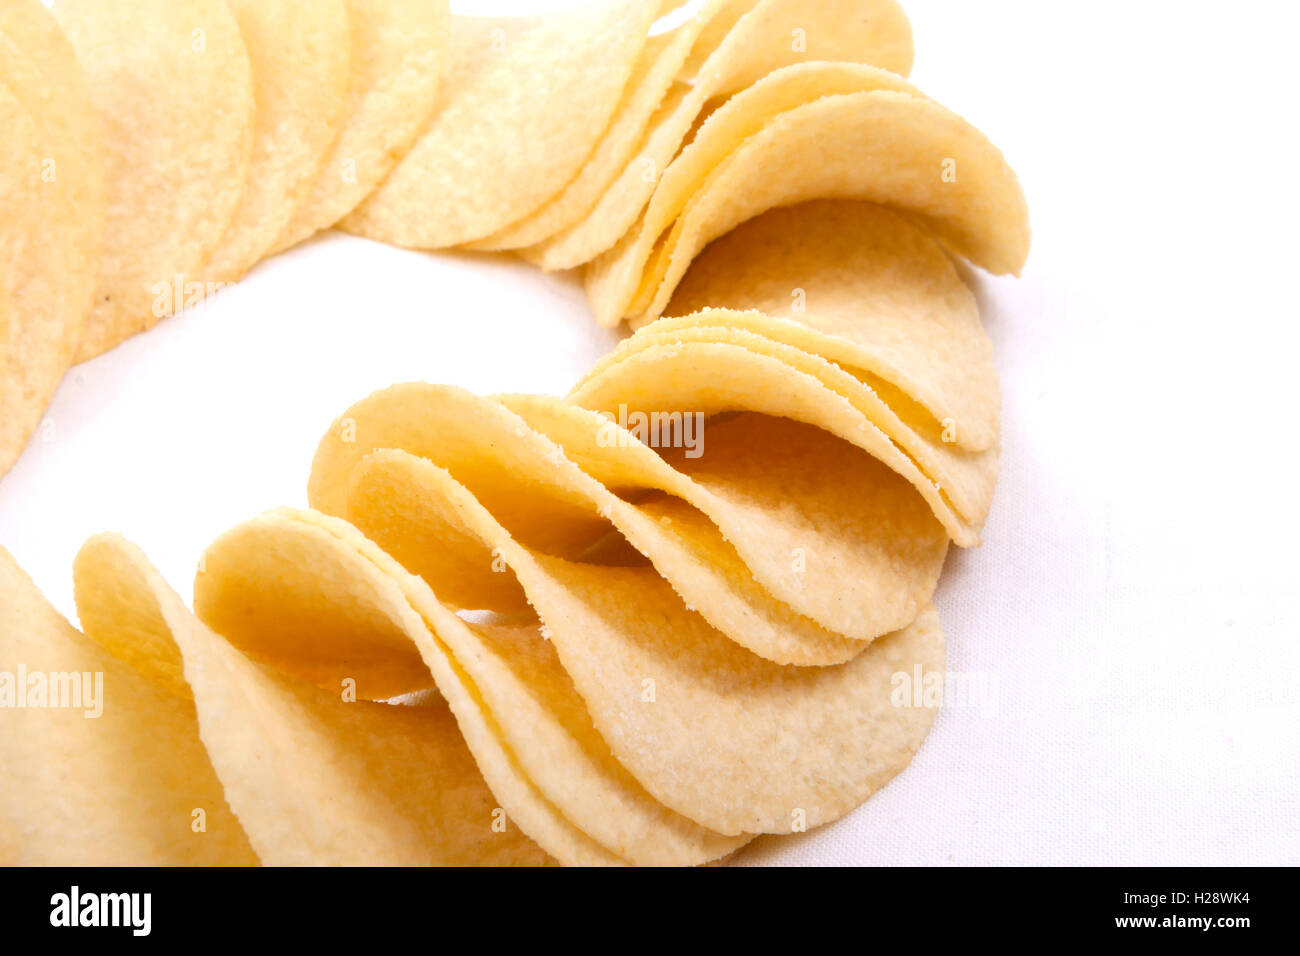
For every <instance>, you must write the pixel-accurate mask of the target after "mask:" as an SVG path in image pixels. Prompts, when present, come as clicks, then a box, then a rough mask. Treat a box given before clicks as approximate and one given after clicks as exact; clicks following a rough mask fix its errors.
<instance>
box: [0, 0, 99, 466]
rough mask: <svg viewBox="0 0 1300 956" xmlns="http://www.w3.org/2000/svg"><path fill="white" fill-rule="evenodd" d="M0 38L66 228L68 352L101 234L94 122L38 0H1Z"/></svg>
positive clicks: (56, 219)
mask: <svg viewBox="0 0 1300 956" xmlns="http://www.w3.org/2000/svg"><path fill="white" fill-rule="evenodd" d="M0 45H3V47H4V49H5V56H4V58H3V68H4V70H5V72H6V74H7V82H8V83H9V84H10V86H11V88H13V89H14V90H15V91H16V93H17V95H18V98H19V100H21V101H23V102H24V103H26V104H27V107H28V110H29V112H31V114H32V117H33V118H34V119H35V120H36V122H37V124H38V126H39V127H40V129H41V136H42V138H43V139H44V141H45V143H46V148H47V149H48V155H45V156H42V157H41V162H42V167H41V191H42V193H43V194H50V193H55V194H58V196H59V197H60V199H61V202H60V203H59V204H58V206H57V207H56V208H57V211H55V210H51V212H50V214H49V215H50V219H51V224H52V225H54V226H56V227H57V228H59V229H61V230H63V231H65V232H66V233H68V234H69V240H68V243H67V246H66V249H65V253H64V256H65V261H64V266H63V270H64V271H63V273H62V276H61V278H60V280H59V282H58V291H59V294H60V296H61V299H62V303H63V305H62V308H61V310H60V311H61V313H62V315H63V316H64V319H63V321H62V323H61V324H63V325H64V326H65V328H66V332H65V334H66V338H67V342H68V343H69V348H70V349H71V350H72V351H73V352H75V350H76V346H77V343H78V341H79V340H80V337H81V331H82V325H83V323H84V322H85V316H86V312H87V310H88V309H89V308H90V302H91V297H92V295H93V294H94V286H95V281H96V277H97V273H98V270H99V255H100V245H101V243H102V242H103V235H104V183H103V161H102V159H101V158H100V142H99V123H98V120H97V118H96V115H95V108H94V106H93V105H92V103H91V100H90V90H89V88H88V87H87V85H86V78H85V75H84V74H83V73H82V70H81V67H80V65H78V63H77V57H76V53H75V52H74V51H73V49H72V44H70V43H69V42H68V38H67V37H66V36H64V35H63V31H62V30H60V29H59V25H58V23H57V22H55V20H54V17H53V16H52V15H51V14H50V12H49V10H47V9H46V8H45V7H44V6H43V5H42V4H41V3H40V2H39V0H8V2H7V3H5V4H4V5H3V7H2V8H0ZM19 72H21V73H22V74H24V76H23V79H22V81H21V82H20V81H19V77H18V74H19ZM3 470H4V469H3V468H0V472H2V471H3Z"/></svg>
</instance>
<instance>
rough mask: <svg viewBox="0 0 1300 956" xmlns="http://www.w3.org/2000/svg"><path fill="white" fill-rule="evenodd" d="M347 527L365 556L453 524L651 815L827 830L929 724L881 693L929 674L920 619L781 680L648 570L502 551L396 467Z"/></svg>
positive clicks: (373, 482) (423, 482)
mask: <svg viewBox="0 0 1300 956" xmlns="http://www.w3.org/2000/svg"><path fill="white" fill-rule="evenodd" d="M348 514H349V515H350V516H351V517H352V519H353V520H354V522H356V523H357V525H358V527H360V528H361V530H362V531H363V532H364V533H365V534H366V535H367V536H368V537H370V538H371V539H372V540H374V541H376V543H377V544H379V545H380V546H381V547H385V548H387V547H390V546H391V545H392V543H393V542H394V541H397V540H399V539H401V538H402V537H403V536H404V535H405V534H406V533H407V529H409V528H411V527H420V526H422V525H425V524H427V523H430V522H433V523H436V524H443V523H458V524H460V525H461V526H462V527H463V528H464V529H465V530H467V531H471V532H473V533H475V534H478V535H479V536H481V537H482V538H483V540H484V542H485V543H490V544H491V545H492V546H493V547H494V548H495V549H496V550H497V551H498V552H499V553H500V555H501V557H502V559H503V560H504V561H505V562H506V563H507V564H508V565H509V566H510V568H511V569H512V570H513V571H514V572H515V573H516V574H517V575H518V576H519V579H520V582H521V584H522V585H523V587H524V590H525V591H526V592H527V593H528V597H529V600H530V602H531V603H532V604H533V606H534V607H535V608H536V609H537V612H538V615H539V617H540V619H541V621H542V623H543V625H545V627H546V629H547V630H546V633H547V634H548V637H549V640H550V641H551V643H553V644H554V646H555V650H556V652H557V654H558V656H559V660H560V663H561V664H562V665H563V666H564V669H565V670H566V671H568V673H569V676H570V677H572V679H573V683H574V686H575V687H576V688H577V690H578V692H579V693H580V694H581V695H582V698H583V700H584V701H585V702H586V705H587V709H588V710H589V712H590V714H591V719H592V720H593V721H594V723H595V726H596V728H597V729H598V730H599V731H600V733H601V735H602V736H603V737H604V738H605V740H606V742H607V743H608V744H609V746H610V749H611V750H612V751H613V753H614V755H615V756H616V757H617V758H618V760H619V761H620V762H621V763H622V764H623V765H624V766H625V767H626V768H627V769H628V770H629V771H630V772H631V774H632V775H633V776H634V777H635V778H636V779H637V780H638V781H639V782H640V783H641V785H642V786H644V787H645V788H646V789H647V790H648V791H649V792H650V793H652V794H653V795H654V796H655V797H656V798H658V799H659V800H660V801H661V802H662V803H664V804H665V805H666V806H668V807H670V808H672V809H673V810H675V811H677V812H678V813H679V814H681V815H683V816H685V817H687V818H688V819H691V820H695V821H696V822H697V823H699V824H700V825H702V826H706V827H709V828H711V829H714V830H717V831H719V832H721V833H728V834H741V833H767V832H775V833H784V832H790V831H791V830H792V829H798V828H800V827H801V826H803V825H805V824H806V825H808V826H816V825H819V824H821V823H825V822H828V821H830V820H833V819H836V818H837V817H839V816H841V815H842V814H844V813H846V812H847V811H848V810H850V809H852V808H853V807H856V806H857V805H858V804H859V803H861V802H862V801H863V800H864V799H865V798H866V797H867V796H868V795H869V794H870V793H871V792H872V791H873V790H875V789H876V788H878V787H880V786H881V785H883V784H884V783H885V782H886V781H887V780H889V779H890V778H891V777H893V776H894V775H895V774H896V773H898V771H899V770H901V769H902V768H903V767H904V766H906V764H907V762H908V760H910V758H911V755H912V753H914V752H915V750H916V748H917V747H918V746H920V743H921V741H922V740H923V739H924V737H925V735H926V733H927V732H928V730H929V726H930V723H931V722H932V720H933V717H934V712H933V710H932V709H929V708H924V707H918V708H909V707H897V706H895V705H894V703H893V702H892V701H891V694H890V690H891V678H892V675H893V674H895V673H898V672H900V671H902V672H906V673H912V671H913V669H914V668H916V667H920V668H922V670H923V671H932V670H940V669H942V667H943V637H942V633H941V632H940V630H939V626H938V619H937V616H936V615H935V613H934V611H933V609H932V608H928V609H926V610H924V611H923V612H922V613H921V615H920V616H919V617H918V618H917V620H916V621H915V622H914V623H913V624H911V625H910V626H909V627H907V628H905V629H904V630H902V631H899V632H897V633H895V634H891V635H889V636H887V637H883V638H880V639H878V640H876V641H874V642H873V643H872V644H871V645H870V646H869V647H868V648H867V649H866V650H864V651H863V652H862V653H861V654H859V655H858V656H857V657H855V658H854V659H853V660H852V661H849V662H848V663H846V664H841V665H838V666H834V667H816V668H813V667H793V668H792V667H782V666H780V665H777V664H773V663H771V662H769V661H765V660H763V659H762V658H759V657H757V656H755V655H754V654H751V653H750V652H749V651H747V650H745V649H744V648H742V647H739V646H738V645H737V644H736V643H734V642H733V641H731V640H729V639H728V638H727V637H726V636H724V635H723V634H721V633H719V632H718V631H715V630H713V629H712V628H711V627H709V625H708V624H707V623H706V622H705V621H704V619H703V618H702V617H701V616H699V615H698V614H695V613H694V612H692V611H690V610H689V609H688V608H687V607H686V605H684V604H683V603H682V601H681V599H680V598H679V597H678V596H677V595H676V594H675V593H674V592H673V589H672V587H671V586H670V585H669V584H668V583H667V582H666V581H664V580H663V579H662V578H660V577H659V575H658V574H657V573H656V572H655V571H654V570H653V569H650V568H617V567H601V566H596V565H587V564H580V563H576V562H571V561H566V560H564V559H562V558H555V557H549V556H545V555H541V554H539V553H537V552H535V551H532V550H530V549H528V548H525V547H523V546H522V545H520V544H518V543H517V542H515V541H514V539H512V538H511V537H510V535H509V533H508V532H507V531H506V530H505V529H504V528H503V527H502V526H501V525H500V524H498V523H497V522H495V521H494V520H493V518H492V516H491V515H490V514H489V513H488V512H487V511H486V510H485V509H484V508H482V506H481V505H479V504H478V503H477V502H476V501H474V499H473V496H472V495H470V494H469V493H468V492H467V491H466V490H465V489H464V488H463V486H460V485H459V484H458V483H457V482H456V481H455V480H454V479H453V478H452V477H451V475H450V474H448V473H447V472H446V471H444V470H443V469H441V468H438V467H437V466H435V465H434V464H433V463H432V462H429V461H427V460H425V459H421V458H417V457H415V456H414V455H409V454H405V453H403V452H397V451H388V452H381V453H377V454H375V455H372V456H371V457H369V458H367V459H366V460H365V461H364V462H363V463H362V464H361V466H360V467H359V468H358V470H357V473H356V475H355V476H354V482H353V487H352V493H351V496H350V502H349V509H348Z"/></svg>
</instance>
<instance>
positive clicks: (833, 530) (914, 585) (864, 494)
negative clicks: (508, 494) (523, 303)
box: [498, 395, 947, 665]
mask: <svg viewBox="0 0 1300 956" xmlns="http://www.w3.org/2000/svg"><path fill="white" fill-rule="evenodd" d="M498 400H499V401H500V402H501V403H502V404H504V405H505V406H506V407H507V408H509V409H511V410H512V411H514V412H515V413H516V414H518V415H519V416H521V417H522V418H523V419H524V420H525V421H527V422H528V424H529V425H530V426H532V427H533V428H535V429H537V430H538V431H540V432H542V433H543V434H545V435H546V436H547V437H549V438H550V439H551V440H552V441H554V442H555V443H556V444H558V445H559V446H560V447H561V448H562V449H563V450H564V453H565V455H566V456H568V457H569V458H570V459H571V460H572V461H574V462H575V463H576V464H578V466H579V467H580V468H582V469H583V470H584V471H586V472H587V473H588V474H589V475H591V476H592V477H594V478H595V479H596V480H597V481H599V482H600V483H601V484H603V485H605V486H607V487H609V488H614V489H618V492H619V494H620V496H624V497H626V496H628V494H629V493H630V492H633V491H635V490H640V489H653V490H657V491H662V492H665V493H666V494H668V495H672V496H674V498H677V499H681V502H684V503H685V505H689V507H683V506H682V504H681V503H679V502H676V501H674V500H673V499H664V498H659V499H652V500H648V501H643V502H641V504H640V508H641V510H643V511H645V512H646V513H648V514H650V515H652V516H653V517H655V518H656V519H657V520H658V521H659V522H660V523H661V524H664V525H667V526H669V527H670V528H672V529H673V530H674V532H675V533H678V534H679V535H680V536H681V537H682V538H683V539H684V541H685V542H686V543H687V544H688V545H694V546H695V547H697V548H700V549H701V550H703V551H705V552H706V562H707V563H709V564H711V565H713V566H715V567H718V568H720V569H721V570H723V571H724V573H725V574H726V576H727V578H728V583H729V585H730V586H731V587H732V588H733V589H735V590H737V591H740V592H742V593H743V592H744V591H746V590H747V589H748V588H749V587H752V583H751V582H750V578H751V577H752V579H753V581H754V582H757V583H758V584H759V585H761V586H762V587H763V588H764V589H765V590H766V591H767V592H768V593H769V594H771V595H772V596H773V597H775V598H777V599H778V600H779V601H782V602H784V603H786V604H788V605H790V606H791V607H792V608H794V609H795V610H796V611H798V612H800V613H801V614H803V615H807V616H808V617H810V618H811V619H812V620H814V621H818V622H821V624H822V625H823V627H824V630H823V631H821V632H817V631H813V630H811V629H809V628H808V627H807V625H806V623H804V622H803V621H802V620H798V619H796V620H795V621H794V622H793V623H794V625H795V626H791V623H792V622H790V621H789V620H786V621H784V622H782V621H776V620H774V621H773V630H774V633H772V634H770V635H768V636H765V637H763V638H761V639H760V638H758V637H754V636H750V637H748V638H747V639H739V638H737V640H738V641H739V643H741V644H743V645H744V646H746V647H748V648H749V649H750V650H751V651H753V652H754V653H756V654H758V655H759V656H760V657H765V658H767V659H768V660H772V661H775V662H776V663H779V664H799V665H809V664H838V663H842V662H844V661H846V660H848V659H850V658H851V657H852V656H854V655H855V654H857V653H858V652H859V651H860V650H861V649H862V645H861V644H860V643H858V641H860V640H864V639H870V638H871V637H874V636H876V635H877V634H880V633H885V632H888V631H890V630H894V629H896V628H897V627H902V626H903V625H904V624H906V623H907V622H909V621H911V620H912V619H913V618H914V617H916V614H917V613H918V611H919V610H920V606H921V605H922V604H924V603H925V601H926V600H928V599H929V596H930V595H931V594H932V593H933V591H934V587H935V583H936V582H937V580H938V576H939V571H940V570H941V568H942V565H943V558H944V554H945V553H946V550H947V547H946V543H947V535H946V533H945V532H944V531H943V529H942V527H941V526H939V524H938V523H937V522H936V521H935V520H934V518H933V517H932V516H931V514H930V513H929V510H928V509H927V508H926V507H925V505H924V504H923V503H922V502H921V500H920V499H919V498H918V496H917V495H916V494H915V492H914V491H913V490H912V489H911V488H910V487H909V486H908V484H907V482H906V481H904V480H903V479H902V478H900V477H899V476H897V475H894V474H893V473H891V472H890V471H889V470H888V469H887V468H886V467H885V466H884V465H882V464H881V463H880V462H878V461H876V460H875V459H874V458H872V457H871V456H870V455H869V454H867V453H866V452H864V451H862V450H861V449H859V448H857V447H856V446H854V445H852V444H850V443H848V442H844V441H842V440H840V439H839V438H836V437H834V436H832V435H830V434H829V433H826V432H823V431H821V430H819V429H815V428H812V427H811V426H807V425H801V424H797V423H795V422H792V421H788V420H784V419H772V418H767V417H765V416H758V415H738V416H734V417H731V418H728V419H716V420H712V421H706V422H705V423H704V429H703V431H702V432H701V434H700V435H699V436H698V438H699V439H700V441H699V444H698V446H697V450H698V451H699V452H700V453H701V454H700V455H699V456H698V457H694V452H693V451H691V450H690V449H688V448H682V447H671V448H666V449H661V451H660V454H655V452H653V451H651V450H650V448H648V447H646V445H644V444H642V442H641V441H639V440H637V439H636V438H635V436H633V435H632V434H631V433H629V432H627V431H625V430H623V429H620V428H618V427H617V425H616V423H615V422H613V421H611V420H609V418H608V417H606V416H608V415H609V414H611V413H608V412H607V413H606V416H602V415H601V414H598V413H596V412H594V411H590V410H588V409H585V408H581V407H578V406H575V405H571V404H568V403H565V402H561V401H559V400H557V399H552V398H546V397H542V396H527V395H511V396H502V397H500V398H499V399H498ZM669 427H670V428H671V425H670V426H669ZM661 455H662V456H663V457H661ZM810 461H816V462H817V467H816V468H815V469H810V468H809V467H808V466H807V462H810ZM706 519H707V520H708V521H711V522H712V523H713V524H715V525H716V526H717V528H718V530H719V531H721V533H722V538H723V539H724V541H725V542H726V544H727V545H729V547H718V546H717V544H716V542H717V539H716V537H714V536H711V535H706V534H704V533H701V532H700V531H698V530H696V526H697V525H698V523H699V522H700V521H702V520H706ZM711 544H712V545H713V547H712V548H711V549H710V545H711ZM796 565H797V566H798V567H800V568H802V570H796V568H795V566H796ZM868 569H870V570H868ZM688 603H690V602H689V601H688ZM701 606H702V607H703V606H707V605H705V604H704V603H703V602H701ZM864 607H868V608H871V612H870V614H869V615H868V616H865V617H864V616H863V614H862V613H861V608H864ZM763 623H764V620H763V619H762V618H758V619H751V620H749V621H748V622H747V623H746V624H745V625H744V626H743V627H744V628H758V627H762V626H763ZM891 623H892V624H893V626H892V627H891V626H890V625H891ZM714 626H715V627H718V628H719V630H722V631H724V632H725V633H728V634H732V633H733V630H740V629H742V626H741V625H739V624H737V625H726V626H724V624H722V623H720V622H714ZM840 634H843V635H847V636H848V637H850V638H852V639H851V640H845V639H844V638H840V637H839V636H838V635H840Z"/></svg>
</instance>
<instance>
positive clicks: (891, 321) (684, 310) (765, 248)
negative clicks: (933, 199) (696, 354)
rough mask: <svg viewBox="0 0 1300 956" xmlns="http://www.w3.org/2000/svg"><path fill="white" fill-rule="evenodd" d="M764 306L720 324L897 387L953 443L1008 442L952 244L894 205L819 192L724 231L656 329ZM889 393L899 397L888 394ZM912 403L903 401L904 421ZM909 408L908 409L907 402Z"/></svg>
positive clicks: (987, 355) (984, 344)
mask: <svg viewBox="0 0 1300 956" xmlns="http://www.w3.org/2000/svg"><path fill="white" fill-rule="evenodd" d="M724 304H725V306H726V307H727V308H728V309H732V310H742V309H744V310H757V311H758V312H761V313H763V315H761V316H759V315H754V314H752V313H751V314H748V315H744V314H737V313H736V312H732V313H730V314H728V315H726V316H725V318H723V319H721V320H719V324H722V323H725V324H727V325H732V326H734V327H737V328H746V329H749V330H750V331H754V332H758V333H760V334H762V335H765V336H767V337H768V338H771V339H776V340H778V341H781V342H784V343H785V344H787V345H793V346H795V347H796V348H801V349H803V350H804V351H806V352H814V353H816V354H818V355H821V356H823V357H824V358H826V359H828V360H830V361H832V362H836V363H837V364H839V365H842V366H844V367H845V368H846V369H847V370H848V371H850V372H852V373H853V374H854V375H857V376H858V377H859V378H862V379H863V380H864V381H867V382H868V384H870V385H871V387H872V388H874V389H876V390H877V391H878V392H881V393H882V395H888V394H889V389H888V387H887V386H885V384H884V383H888V386H893V387H894V388H896V389H897V390H899V391H900V392H902V393H903V396H905V398H906V400H908V402H915V403H917V404H919V405H920V406H921V407H922V409H923V410H924V412H925V413H926V417H928V418H930V419H931V420H932V421H933V422H934V423H935V425H936V426H937V428H938V429H942V430H943V432H944V440H945V441H948V442H950V443H953V444H956V445H958V446H959V447H961V448H965V449H968V450H970V451H983V450H984V449H986V448H991V447H992V446H993V445H995V444H996V443H997V438H998V430H999V429H998V414H999V411H1000V408H1001V401H1000V398H999V394H998V380H997V372H996V370H995V369H994V367H993V345H992V343H990V342H989V339H988V336H987V335H985V333H984V328H983V326H982V325H981V324H980V318H979V309H978V307H977V305H976V303H975V297H974V296H973V295H972V294H971V291H970V289H968V288H967V287H966V284H965V283H964V282H963V281H962V279H961V277H960V276H959V275H958V274H957V270H956V269H955V268H954V266H953V264H952V261H951V260H950V259H949V258H948V256H947V255H946V253H945V252H944V250H943V247H942V246H940V245H939V243H938V242H937V241H936V240H935V239H934V238H933V237H931V236H929V235H928V234H926V233H925V232H924V231H923V230H921V229H920V228H918V227H917V226H916V225H915V224H914V223H912V222H911V221H910V220H908V219H907V218H905V217H904V216H902V215H900V214H899V213H896V212H894V211H892V210H890V209H886V208H884V207H883V206H875V205H872V204H870V203H856V202H849V201H845V200H818V201H813V202H808V203H803V204H801V205H798V206H785V207H780V208H777V209H772V210H769V211H768V212H765V213H763V214H762V215H761V216H758V217H756V218H754V219H751V220H749V221H748V222H745V223H742V224H741V225H740V226H737V227H736V228H735V229H733V230H732V231H731V232H729V233H727V234H726V235H725V236H721V237H719V238H718V239H715V240H714V241H713V242H712V243H711V244H710V245H709V247H708V248H707V249H705V250H704V252H702V253H701V254H700V255H699V256H698V257H697V258H696V259H695V261H694V262H692V263H691V268H690V270H689V271H688V272H687V273H686V275H685V277H683V279H682V283H681V285H679V286H678V287H677V290H676V291H675V292H674V293H673V298H672V300H671V301H670V302H669V304H668V307H667V312H668V313H669V314H671V315H674V316H684V317H685V318H680V319H661V320H659V321H658V322H657V323H656V324H655V327H656V328H658V329H664V330H666V329H671V328H679V327H684V326H688V325H689V326H694V325H697V324H701V323H704V322H712V320H711V319H710V317H709V316H708V315H707V314H705V315H699V316H695V315H690V313H694V312H700V311H701V310H704V309H707V308H709V307H710V306H717V305H724ZM887 400H888V399H887ZM908 402H903V403H899V402H896V401H891V402H890V404H891V405H894V406H895V410H896V411H898V412H899V414H900V416H902V417H903V418H904V419H908V418H910V417H915V418H920V417H921V416H920V415H916V416H909V415H907V414H906V410H905V406H906V404H907V403H908ZM900 406H903V407H900Z"/></svg>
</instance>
